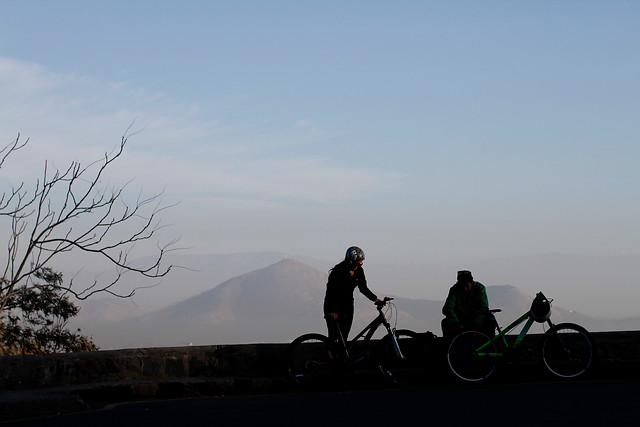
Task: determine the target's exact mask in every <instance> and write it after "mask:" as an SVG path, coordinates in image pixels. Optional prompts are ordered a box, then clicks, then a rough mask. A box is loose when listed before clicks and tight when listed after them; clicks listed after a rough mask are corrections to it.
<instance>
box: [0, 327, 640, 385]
mask: <svg viewBox="0 0 640 427" xmlns="http://www.w3.org/2000/svg"><path fill="white" fill-rule="evenodd" d="M593 338H594V341H595V345H596V366H595V368H596V369H597V370H599V371H606V372H618V373H621V374H623V375H629V376H632V375H640V331H633V332H606V333H594V334H593ZM539 339H540V336H539V335H531V336H527V337H526V339H525V340H524V341H523V343H522V349H521V350H519V351H518V352H517V354H516V356H515V357H516V360H515V361H516V362H520V363H534V362H535V361H536V358H535V356H536V354H537V353H536V344H537V342H539ZM286 350H287V344H246V345H215V346H201V347H162V348H142V349H129V350H111V351H97V352H86V353H68V354H45V355H25V356H4V357H0V390H2V391H8V390H30V389H42V388H54V387H68V386H73V387H78V386H90V385H92V384H104V383H124V382H127V383H132V382H139V383H144V382H158V381H171V380H197V379H206V378H218V379H220V378H238V377H244V378H278V377H284V376H285V372H286V370H285V369H286V368H285V366H286V365H285V360H286Z"/></svg>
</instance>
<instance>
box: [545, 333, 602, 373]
mask: <svg viewBox="0 0 640 427" xmlns="http://www.w3.org/2000/svg"><path fill="white" fill-rule="evenodd" d="M542 362H543V363H544V366H545V367H546V368H547V370H548V371H549V372H551V373H552V374H554V375H557V376H558V377H561V378H575V377H577V376H579V375H582V374H584V373H585V372H587V370H588V369H589V367H590V366H591V363H592V362H593V340H592V339H591V334H589V332H588V331H587V330H586V329H585V328H583V327H582V326H579V325H575V324H573V323H561V324H559V325H555V327H554V328H553V329H549V330H548V331H547V332H546V333H545V334H544V338H543V341H542Z"/></svg>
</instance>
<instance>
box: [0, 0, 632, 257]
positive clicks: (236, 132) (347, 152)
mask: <svg viewBox="0 0 640 427" xmlns="http://www.w3.org/2000/svg"><path fill="white" fill-rule="evenodd" d="M1 7H2V13H1V14H0V94H1V96H0V135H2V138H4V141H6V142H9V141H11V140H13V139H14V138H15V136H16V135H17V133H18V132H20V133H21V135H22V136H23V137H24V138H30V144H29V147H28V150H25V152H23V153H20V154H19V155H18V156H17V157H16V162H15V163H14V164H13V165H7V167H6V168H5V169H4V170H3V175H4V176H5V177H6V176H9V177H11V179H14V180H16V181H17V180H18V179H25V180H35V178H36V177H38V176H39V174H40V171H41V169H42V164H43V162H44V161H45V160H49V161H52V162H54V163H53V164H55V165H59V167H62V166H66V165H67V164H68V162H69V161H71V160H80V161H82V162H85V163H86V162H89V161H92V160H95V159H96V158H99V157H100V156H101V155H102V154H103V153H104V152H105V151H109V150H110V149H111V148H112V147H114V146H115V145H116V144H117V143H118V142H119V139H120V137H121V135H122V134H123V133H124V132H125V130H126V129H127V128H128V126H129V125H130V124H131V123H132V122H133V121H134V120H135V123H134V125H133V129H134V130H135V131H138V130H139V131H141V132H139V133H137V134H136V135H134V136H132V137H131V139H130V144H129V146H128V148H127V152H126V154H125V157H124V158H123V159H122V161H121V162H120V163H119V164H118V170H117V174H115V173H114V175H112V176H111V177H110V179H111V180H113V181H114V182H120V181H119V180H122V182H124V181H128V180H129V179H134V186H138V187H140V188H143V189H144V191H148V192H150V193H153V192H157V191H164V192H165V193H164V196H163V199H164V200H165V201H166V202H167V203H173V202H176V201H178V202H180V204H179V205H178V206H177V207H176V208H174V209H172V210H171V211H170V212H169V213H167V214H166V222H168V223H172V224H174V225H173V226H172V227H171V229H169V230H167V232H168V233H169V234H171V233H173V235H179V236H181V237H182V241H181V245H182V246H185V247H189V248H190V249H189V251H191V252H194V253H207V252H214V253H229V252H245V251H261V250H278V251H284V252H289V253H292V254H304V255H309V256H313V257H316V258H320V259H330V260H336V261H337V260H338V259H339V258H340V257H341V256H342V254H343V251H344V249H346V247H347V246H349V245H351V244H358V245H360V246H362V247H363V248H364V249H365V252H366V253H367V258H368V262H376V260H385V261H390V262H411V263H420V262H423V261H425V260H428V261H429V262H437V261H439V260H447V261H454V262H459V263H460V264H461V265H464V264H465V263H467V262H471V261H474V260H481V259H487V258H492V257H510V256H520V255H531V254H538V253H548V252H568V253H577V254H589V255H612V254H629V253H638V249H637V248H638V242H639V241H640V227H638V220H637V219H638V218H639V217H640V201H639V199H638V196H637V193H638V182H639V181H640V179H639V178H640V172H639V168H638V164H639V160H640V152H639V151H640V148H639V147H640V144H639V143H638V135H639V134H640V132H639V131H640V120H639V117H640V84H639V83H640V51H639V49H638V46H640V30H639V29H638V25H637V23H638V21H639V20H640V3H638V2H629V1H609V2H603V1H536V2H507V1H504V2H503V1H488V2H477V1H452V2H444V1H442V2H436V1H393V2H391V1H387V2H384V1H346V2H345V1H322V2H319V1H317V2H316V1H308V2H298V1H241V2H240V1H238V2H232V1H217V2H214V1H211V2H204V1H180V2H178V1H126V2H125V1H102V2H99V1H56V2H49V1H29V0H26V1H24V0H23V1H7V0H4V1H2V2H1ZM114 172H115V171H114ZM3 179H6V178H3ZM168 237H171V236H168Z"/></svg>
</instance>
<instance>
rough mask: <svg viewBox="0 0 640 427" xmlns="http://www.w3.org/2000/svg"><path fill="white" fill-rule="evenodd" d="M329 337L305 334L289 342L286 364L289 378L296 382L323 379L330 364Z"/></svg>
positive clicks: (328, 371) (328, 370) (326, 375)
mask: <svg viewBox="0 0 640 427" xmlns="http://www.w3.org/2000/svg"><path fill="white" fill-rule="evenodd" d="M329 347H330V346H329V338H327V337H326V336H324V335H321V334H305V335H302V336H300V337H298V338H296V339H295V340H293V342H292V343H291V344H289V348H288V353H287V366H288V374H289V378H290V379H291V380H292V381H293V382H295V383H298V384H305V383H308V382H311V381H318V380H322V379H325V378H327V377H328V376H329V374H330V368H331V366H332V362H331V354H330V351H329Z"/></svg>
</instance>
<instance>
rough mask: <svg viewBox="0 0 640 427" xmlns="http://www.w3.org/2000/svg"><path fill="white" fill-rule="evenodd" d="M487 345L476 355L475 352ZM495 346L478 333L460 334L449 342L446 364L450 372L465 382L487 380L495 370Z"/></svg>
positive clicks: (486, 337)
mask: <svg viewBox="0 0 640 427" xmlns="http://www.w3.org/2000/svg"><path fill="white" fill-rule="evenodd" d="M483 344H487V345H486V346H485V347H484V348H483V349H482V351H481V353H483V354H477V353H476V350H477V349H478V348H479V347H480V346H481V345H483ZM488 353H494V354H495V353H496V346H495V344H494V343H493V342H490V338H489V337H488V336H486V335H485V334H483V333H482V332H479V331H466V332H462V333H460V334H458V335H456V336H455V338H453V340H451V344H449V349H448V350H447V362H448V363H449V367H450V368H451V371H452V372H453V373H454V374H455V375H456V376H457V377H458V378H460V379H463V380H465V381H482V380H484V379H487V378H489V377H490V376H491V375H492V374H493V372H494V371H495V369H496V356H495V355H488Z"/></svg>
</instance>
